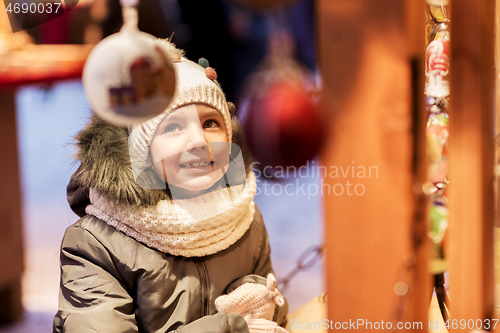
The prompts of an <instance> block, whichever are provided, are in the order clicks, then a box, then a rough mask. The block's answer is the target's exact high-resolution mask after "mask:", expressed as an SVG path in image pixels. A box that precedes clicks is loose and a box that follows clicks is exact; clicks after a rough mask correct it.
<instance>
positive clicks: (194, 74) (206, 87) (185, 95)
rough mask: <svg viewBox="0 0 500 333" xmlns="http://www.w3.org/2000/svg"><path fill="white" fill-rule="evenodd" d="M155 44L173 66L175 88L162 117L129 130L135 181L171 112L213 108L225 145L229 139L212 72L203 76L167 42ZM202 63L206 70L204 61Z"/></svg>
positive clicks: (221, 98) (228, 119)
mask: <svg viewBox="0 0 500 333" xmlns="http://www.w3.org/2000/svg"><path fill="white" fill-rule="evenodd" d="M157 42H158V46H159V47H162V48H163V49H164V50H165V51H166V52H167V53H168V55H169V57H170V60H171V61H172V62H173V65H174V70H175V75H176V79H177V85H176V87H175V93H174V96H173V98H172V101H171V103H170V105H169V107H168V108H167V109H166V110H165V111H164V112H163V113H162V114H160V115H159V116H156V117H154V118H152V119H150V120H148V121H146V122H144V123H142V124H137V125H133V126H132V128H130V129H129V130H130V135H129V153H130V158H131V162H132V171H133V173H134V177H135V178H136V179H137V177H138V176H139V174H140V173H141V172H142V171H143V170H144V169H145V168H147V167H148V166H150V165H151V163H150V161H149V146H150V144H151V140H152V139H153V136H154V134H155V131H156V129H157V128H158V126H159V125H160V123H161V122H162V120H163V119H164V118H165V116H166V115H167V114H168V113H169V112H171V111H172V110H175V109H178V108H181V107H183V106H187V105H190V104H204V105H208V106H210V107H213V108H214V109H216V110H217V111H219V112H220V113H221V115H222V117H223V118H224V125H225V127H226V133H227V139H228V142H231V138H232V128H231V113H230V111H229V109H228V103H227V101H226V97H225V95H224V92H223V91H222V89H221V87H220V85H219V83H218V82H217V81H216V80H215V78H214V75H213V73H215V71H213V73H212V72H211V71H210V73H209V74H208V75H207V72H206V69H205V68H204V67H203V66H201V65H199V64H198V63H195V62H193V61H191V60H189V59H187V58H185V57H184V52H183V51H182V50H179V49H177V48H176V47H175V45H174V44H172V43H170V41H168V40H166V39H163V40H161V39H158V40H157ZM205 61H206V59H205ZM206 62H207V63H206V65H207V66H208V61H206ZM204 64H205V63H204ZM212 70H213V69H212ZM215 77H216V75H215Z"/></svg>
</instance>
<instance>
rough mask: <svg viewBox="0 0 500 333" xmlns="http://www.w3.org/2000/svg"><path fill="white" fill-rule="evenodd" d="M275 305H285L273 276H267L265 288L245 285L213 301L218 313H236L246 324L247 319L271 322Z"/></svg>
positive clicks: (249, 284) (253, 284)
mask: <svg viewBox="0 0 500 333" xmlns="http://www.w3.org/2000/svg"><path fill="white" fill-rule="evenodd" d="M275 304H277V305H278V306H282V305H283V304H285V300H284V298H283V296H282V295H281V293H280V292H279V290H278V289H277V288H276V278H275V277H274V275H273V274H269V275H268V276H267V286H264V285H261V284H257V283H245V284H243V285H241V286H239V287H238V288H236V289H235V290H234V291H232V292H231V293H229V294H228V295H222V296H219V297H217V299H216V300H215V307H216V308H217V310H218V311H226V312H227V313H228V314H230V313H237V314H239V315H241V316H243V317H244V318H245V319H246V320H247V322H248V319H266V320H268V321H271V320H272V319H273V316H274V308H275ZM256 332H257V331H256ZM258 332H261V331H258ZM262 332H266V331H262ZM273 332H274V331H273Z"/></svg>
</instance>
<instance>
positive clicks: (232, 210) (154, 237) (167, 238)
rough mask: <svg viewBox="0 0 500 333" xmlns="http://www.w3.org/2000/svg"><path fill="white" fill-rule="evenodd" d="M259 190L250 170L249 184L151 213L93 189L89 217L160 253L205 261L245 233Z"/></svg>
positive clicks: (165, 204)
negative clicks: (120, 203) (257, 190)
mask: <svg viewBox="0 0 500 333" xmlns="http://www.w3.org/2000/svg"><path fill="white" fill-rule="evenodd" d="M256 187H257V184H256V180H255V174H254V173H253V171H250V172H249V173H248V175H247V179H246V184H245V185H237V186H232V187H231V188H230V190H228V189H227V188H223V189H218V190H215V191H213V192H209V193H205V194H202V195H199V196H196V197H193V198H190V199H175V200H172V201H171V200H162V201H160V202H159V203H158V204H157V205H156V206H152V207H149V208H131V207H130V206H125V205H118V204H115V203H113V202H112V201H110V200H108V199H107V198H106V197H105V196H104V195H102V194H101V193H99V192H98V191H97V190H95V189H91V190H90V201H91V203H92V205H89V206H87V209H86V212H87V214H89V215H93V216H95V217H97V218H98V219H101V220H103V221H105V222H106V223H107V224H109V225H111V226H113V227H115V228H116V229H117V230H119V231H121V232H123V233H125V234H126V235H128V236H130V237H132V238H134V239H135V240H137V241H139V242H141V243H144V244H146V245H147V246H149V247H152V248H155V249H157V250H159V251H161V252H165V253H169V254H172V255H176V256H184V257H201V256H206V255H210V254H214V253H217V252H219V251H222V250H224V249H227V248H228V247H229V246H231V245H232V244H234V243H235V242H236V241H237V240H238V239H240V238H241V237H242V236H243V234H245V232H246V231H247V230H248V228H249V227H250V224H251V223H252V221H253V217H254V213H255V203H254V202H253V198H254V196H255V192H256Z"/></svg>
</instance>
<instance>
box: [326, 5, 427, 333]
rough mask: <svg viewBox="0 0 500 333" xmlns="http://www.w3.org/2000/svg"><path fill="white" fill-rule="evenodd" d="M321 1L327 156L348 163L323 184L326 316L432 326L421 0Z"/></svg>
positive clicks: (369, 326)
mask: <svg viewBox="0 0 500 333" xmlns="http://www.w3.org/2000/svg"><path fill="white" fill-rule="evenodd" d="M317 4H318V10H317V12H318V13H319V14H318V33H319V54H320V67H321V72H322V75H323V79H324V87H323V106H324V108H325V110H326V111H327V113H328V115H329V117H330V118H329V137H328V138H327V142H326V144H325V147H324V149H323V151H322V152H321V155H320V158H321V163H322V164H323V165H324V166H326V168H327V169H328V170H344V173H343V174H339V175H338V177H335V174H329V175H328V177H326V178H324V179H323V180H322V182H323V183H322V184H321V185H322V188H323V207H324V211H325V234H326V243H327V254H326V272H327V292H328V319H330V320H331V321H332V322H333V323H336V322H340V323H343V322H352V321H355V322H356V323H361V325H359V326H358V327H357V328H358V329H362V330H364V331H374V332H375V331H377V332H379V331H380V329H381V327H380V325H382V322H383V323H385V325H386V326H384V328H385V329H387V328H388V326H387V325H388V323H390V325H391V326H392V328H393V329H396V327H395V325H397V323H398V322H403V323H404V322H410V323H413V322H416V323H417V324H415V325H413V326H412V327H411V328H410V329H409V330H410V331H413V330H414V331H426V330H427V327H428V321H427V311H428V308H429V302H430V297H431V292H432V288H431V283H430V275H429V273H428V249H427V236H426V234H427V232H426V198H425V196H424V195H423V194H421V193H420V190H419V189H421V185H422V183H423V181H424V180H425V165H426V164H425V158H424V156H425V136H424V131H425V119H424V117H425V112H424V109H423V107H422V105H423V103H422V100H423V79H422V78H423V74H424V68H423V58H424V52H425V46H424V21H425V17H424V2H423V1H420V0H414V1H413V0H408V1H404V0H385V1H373V0H334V1H332V0H318V2H317ZM348 168H349V169H348ZM346 170H347V172H346ZM418 323H420V324H418ZM377 328H378V329H377ZM407 329H408V327H407ZM331 330H332V331H333V330H334V327H331ZM347 330H349V328H348V329H347ZM389 330H391V329H390V328H389Z"/></svg>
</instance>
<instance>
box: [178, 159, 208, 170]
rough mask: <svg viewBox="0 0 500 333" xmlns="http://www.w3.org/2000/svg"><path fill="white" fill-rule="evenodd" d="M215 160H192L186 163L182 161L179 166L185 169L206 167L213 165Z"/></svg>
mask: <svg viewBox="0 0 500 333" xmlns="http://www.w3.org/2000/svg"><path fill="white" fill-rule="evenodd" d="M213 163H214V162H213V161H210V160H202V159H198V160H191V161H188V162H186V163H181V164H179V167H181V168H183V169H205V168H207V167H209V166H211V165H212V164H213Z"/></svg>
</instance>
